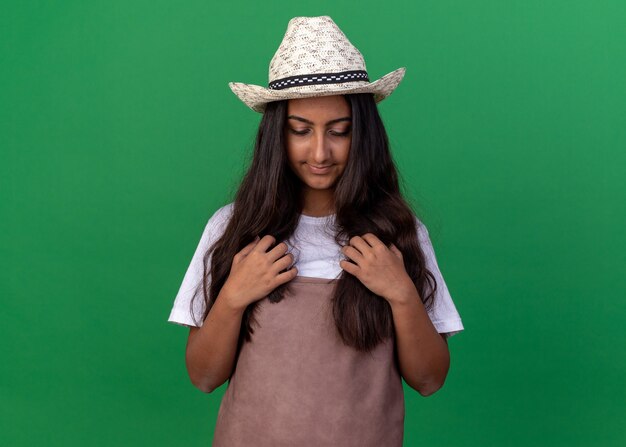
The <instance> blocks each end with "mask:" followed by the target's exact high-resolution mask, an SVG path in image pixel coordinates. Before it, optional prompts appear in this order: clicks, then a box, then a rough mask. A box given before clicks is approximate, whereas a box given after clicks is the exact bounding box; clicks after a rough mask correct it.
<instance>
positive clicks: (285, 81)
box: [268, 70, 369, 90]
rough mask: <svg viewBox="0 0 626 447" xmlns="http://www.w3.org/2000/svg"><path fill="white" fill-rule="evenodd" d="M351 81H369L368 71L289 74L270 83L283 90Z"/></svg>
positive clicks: (271, 85) (269, 85)
mask: <svg viewBox="0 0 626 447" xmlns="http://www.w3.org/2000/svg"><path fill="white" fill-rule="evenodd" d="M350 81H367V82H369V78H368V77H367V71H365V70H350V71H342V72H338V73H313V74H306V75H297V76H289V77H286V78H282V79H277V80H275V81H273V82H270V83H269V84H268V87H269V88H270V89H271V90H283V89H285V88H289V87H298V86H301V85H314V84H340V83H343V82H350Z"/></svg>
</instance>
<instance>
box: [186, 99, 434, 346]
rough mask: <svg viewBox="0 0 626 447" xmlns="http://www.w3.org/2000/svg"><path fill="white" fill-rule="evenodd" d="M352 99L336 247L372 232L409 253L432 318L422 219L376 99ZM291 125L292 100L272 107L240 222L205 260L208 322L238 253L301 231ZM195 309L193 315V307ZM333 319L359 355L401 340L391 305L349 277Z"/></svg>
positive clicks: (248, 176)
mask: <svg viewBox="0 0 626 447" xmlns="http://www.w3.org/2000/svg"><path fill="white" fill-rule="evenodd" d="M345 98H346V100H347V101H348V103H349V105H350V108H351V110H352V142H351V146H350V152H349V158H348V162H347V165H346V167H345V170H344V172H343V174H342V175H341V177H340V178H339V179H338V181H337V183H336V188H335V194H334V204H335V215H336V216H335V225H336V229H337V233H336V236H335V240H336V241H337V243H338V244H340V245H345V244H346V242H347V241H349V240H350V238H352V237H353V236H356V235H363V234H365V233H368V232H371V233H373V234H375V235H376V236H377V237H378V238H379V239H380V240H381V241H382V242H383V243H384V244H385V245H389V244H391V243H394V244H395V245H396V247H398V249H399V250H400V251H401V252H402V256H403V259H404V265H405V268H406V271H407V273H408V275H409V276H410V278H411V279H412V280H413V282H414V283H415V286H416V289H417V291H418V293H419V295H420V297H421V299H422V302H423V303H424V306H425V307H426V309H427V310H430V309H431V307H432V305H433V301H434V296H435V291H436V288H437V283H436V281H435V277H434V276H433V274H432V273H431V272H429V271H428V270H427V269H426V266H425V257H424V254H423V252H422V250H421V248H420V244H419V240H418V236H417V231H416V216H415V215H414V212H413V211H412V209H411V207H410V206H409V204H408V203H407V201H405V199H404V197H403V195H402V192H401V190H400V186H399V183H398V173H397V170H396V167H395V164H394V161H393V159H392V156H391V153H390V150H389V141H388V138H387V133H386V131H385V128H384V125H383V122H382V119H381V117H380V115H379V113H378V107H377V105H376V103H375V101H374V97H373V95H372V94H369V93H361V94H347V95H345ZM286 117H287V101H286V100H283V101H274V102H270V103H268V104H267V105H266V109H265V111H264V114H263V117H262V119H261V122H260V124H259V128H258V132H257V135H256V141H255V146H254V154H253V157H252V161H251V163H250V167H249V168H248V170H247V172H246V173H245V174H244V177H243V180H242V182H241V184H240V186H239V189H238V191H237V193H236V197H235V200H234V203H233V210H232V216H231V218H230V220H229V222H228V224H227V225H226V228H225V230H224V233H223V235H222V236H221V238H219V239H218V240H216V241H215V242H214V243H213V244H212V246H211V247H209V248H208V250H207V251H206V253H205V255H204V280H203V281H202V284H201V287H200V289H201V290H202V291H203V293H202V295H203V299H204V302H205V304H206V306H205V311H204V315H203V316H202V320H203V321H204V319H205V318H206V316H207V314H208V312H209V310H210V309H211V306H212V305H213V303H214V302H215V300H216V299H217V296H218V294H219V292H220V290H221V288H222V286H223V285H224V283H225V282H226V279H227V277H228V274H229V272H230V266H231V263H232V259H233V257H234V256H235V254H236V253H237V252H239V251H240V250H241V249H242V248H243V247H245V246H246V245H247V244H249V243H250V242H252V240H253V239H254V238H255V237H256V236H257V235H259V236H261V237H263V236H264V235H267V234H270V235H272V236H274V237H275V238H276V241H277V243H280V242H281V241H285V240H287V239H288V238H289V237H290V236H291V235H292V234H293V233H294V231H295V229H296V226H297V224H298V219H299V215H300V213H301V212H302V205H303V203H302V195H301V191H302V184H301V181H300V179H299V178H298V177H297V176H296V175H295V174H294V173H293V171H292V170H291V168H290V167H289V164H288V159H287V153H286V143H285V128H286V127H285V126H286V119H287V118H286ZM209 260H210V262H209ZM209 264H210V265H209ZM209 272H210V280H208V279H207V278H209ZM289 286H290V283H289V282H287V283H285V284H282V285H281V286H279V287H277V288H276V289H274V290H273V291H272V292H271V293H270V294H269V295H268V299H269V300H270V301H271V302H277V301H280V300H281V299H282V298H283V295H284V292H285V290H288V288H289ZM196 298H198V294H196V296H194V299H196ZM257 304H258V302H254V303H252V304H250V305H249V306H248V307H247V308H246V310H245V311H244V314H243V317H242V324H241V332H240V336H239V344H238V346H239V347H241V345H242V343H243V342H244V340H245V341H250V340H251V334H253V333H254V329H253V327H252V326H253V323H255V324H256V321H255V319H254V310H255V308H256V305H257ZM190 306H191V307H193V300H192V303H191V304H190ZM333 316H334V320H335V325H336V327H337V331H338V334H339V335H340V337H341V339H342V340H343V342H344V343H345V344H346V345H348V346H352V347H354V348H355V349H357V350H359V351H364V352H367V351H371V350H372V349H373V348H374V347H375V346H376V345H377V344H378V343H380V342H381V341H383V340H384V339H387V338H388V337H392V336H394V328H393V318H392V314H391V307H390V305H389V303H388V302H387V301H386V300H385V299H384V298H382V297H380V296H378V295H376V294H374V293H373V292H371V291H370V290H369V289H368V288H367V287H365V286H364V285H363V284H362V283H361V282H360V281H359V280H358V279H357V278H356V277H354V276H353V275H351V274H349V273H348V272H346V271H343V270H342V272H341V274H340V276H339V277H338V278H337V282H336V286H335V287H334V297H333ZM238 352H239V349H238Z"/></svg>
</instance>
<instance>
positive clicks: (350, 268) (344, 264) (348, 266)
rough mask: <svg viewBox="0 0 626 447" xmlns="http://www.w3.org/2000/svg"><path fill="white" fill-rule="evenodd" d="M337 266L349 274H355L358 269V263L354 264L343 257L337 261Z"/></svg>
mask: <svg viewBox="0 0 626 447" xmlns="http://www.w3.org/2000/svg"><path fill="white" fill-rule="evenodd" d="M339 266H340V267H341V268H342V269H344V270H345V271H346V272H348V273H350V274H351V275H355V276H356V274H357V273H358V271H359V270H360V268H359V266H358V265H354V264H352V263H351V262H348V261H346V260H345V259H342V260H341V261H339Z"/></svg>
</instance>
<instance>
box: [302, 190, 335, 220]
mask: <svg viewBox="0 0 626 447" xmlns="http://www.w3.org/2000/svg"><path fill="white" fill-rule="evenodd" d="M334 212H335V206H334V191H333V190H328V189H324V190H317V189H307V190H305V191H303V206H302V214H305V215H307V216H312V217H322V216H328V215H330V214H333V213H334Z"/></svg>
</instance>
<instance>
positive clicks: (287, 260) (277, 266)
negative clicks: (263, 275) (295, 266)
mask: <svg viewBox="0 0 626 447" xmlns="http://www.w3.org/2000/svg"><path fill="white" fill-rule="evenodd" d="M293 260H294V257H293V255H292V254H291V253H287V254H286V255H285V256H283V257H281V258H278V260H276V262H274V264H273V268H274V270H275V271H276V273H278V272H282V271H283V270H285V269H286V268H288V267H289V266H290V265H291V264H292V263H293Z"/></svg>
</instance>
